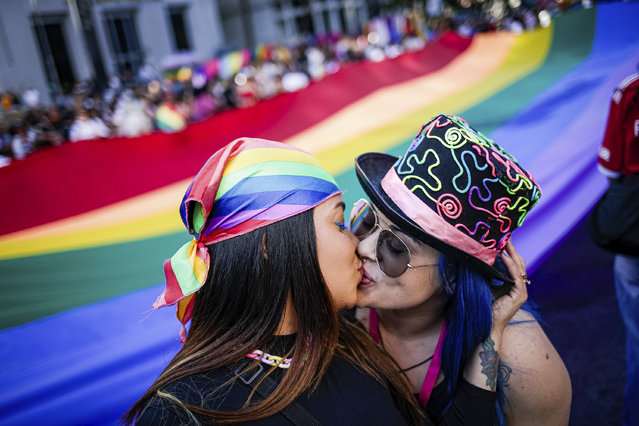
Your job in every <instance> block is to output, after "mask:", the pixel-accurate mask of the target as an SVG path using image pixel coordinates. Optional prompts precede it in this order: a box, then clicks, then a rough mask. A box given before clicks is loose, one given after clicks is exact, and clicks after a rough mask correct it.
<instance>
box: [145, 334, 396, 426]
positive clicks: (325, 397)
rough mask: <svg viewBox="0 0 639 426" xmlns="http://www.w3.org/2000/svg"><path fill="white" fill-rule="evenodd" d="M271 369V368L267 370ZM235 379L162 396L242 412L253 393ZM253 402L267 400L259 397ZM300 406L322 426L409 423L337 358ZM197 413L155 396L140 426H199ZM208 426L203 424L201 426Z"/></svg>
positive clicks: (289, 340)
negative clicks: (180, 425) (170, 396)
mask: <svg viewBox="0 0 639 426" xmlns="http://www.w3.org/2000/svg"><path fill="white" fill-rule="evenodd" d="M294 342H295V335H289V336H276V337H275V338H274V343H273V345H272V349H271V350H270V351H268V352H269V353H271V354H274V355H284V354H285V353H286V352H287V351H288V349H289V348H291V347H293V345H294ZM264 366H265V367H266V368H267V369H270V368H271V367H269V366H267V365H264ZM285 373H286V370H284V369H282V368H275V371H273V372H272V373H271V374H270V375H269V377H271V378H273V380H275V381H276V382H279V381H280V380H281V379H282V378H283V376H284V374H285ZM231 378H233V373H232V372H231V371H230V370H229V369H227V368H221V369H217V370H213V371H210V372H208V373H206V374H197V375H193V376H189V377H185V378H183V379H180V380H178V381H176V382H174V383H171V384H170V385H169V386H167V387H166V389H164V390H163V391H164V392H165V393H167V394H170V395H172V396H173V397H175V398H176V399H178V400H179V401H182V402H183V403H188V404H193V405H199V406H203V407H206V408H213V409H219V410H235V409H239V408H240V407H241V406H242V405H243V404H244V403H245V402H246V400H247V399H248V397H249V394H250V393H251V390H252V389H251V387H250V386H249V385H246V384H244V383H243V382H241V381H240V380H235V381H233V382H232V383H231V384H229V385H224V383H225V382H226V381H227V380H229V379H231ZM253 398H254V401H258V400H261V399H262V398H261V397H260V396H259V395H257V394H255V395H254V396H253ZM297 401H298V402H299V403H300V404H301V405H302V406H303V407H304V408H306V409H307V410H308V411H309V412H310V414H311V415H313V416H314V417H315V418H316V419H317V420H318V421H319V422H320V423H322V424H326V425H342V424H343V425H405V424H406V420H405V419H404V417H403V416H402V413H401V412H400V411H399V410H398V408H397V407H396V406H395V403H394V402H393V398H392V397H391V394H390V392H389V390H388V388H387V387H385V386H383V385H382V384H380V383H379V382H377V381H376V380H375V379H373V378H372V377H370V376H369V375H368V374H366V373H365V372H363V371H362V370H360V369H359V368H357V367H355V366H354V365H353V364H351V363H350V362H348V361H346V360H345V359H343V358H341V357H340V356H337V355H336V356H334V357H333V360H332V361H331V362H330V363H329V365H328V368H327V369H326V372H325V373H324V376H323V377H322V380H321V382H320V384H319V387H318V388H317V390H315V391H314V392H313V393H312V394H309V392H304V393H303V394H302V395H301V396H300V397H299V398H298V399H297ZM198 421H201V419H198V418H197V416H196V415H194V414H193V413H190V412H187V411H186V410H184V409H183V408H182V407H180V406H179V405H178V404H176V403H173V402H171V401H169V400H168V399H166V398H162V397H158V396H155V397H153V398H152V399H151V401H150V402H149V405H148V406H147V407H146V408H145V410H144V411H143V412H142V414H141V415H140V416H139V418H138V419H137V421H136V424H138V425H175V424H191V425H192V424H197V423H198ZM202 423H204V422H202ZM245 424H255V425H257V424H259V425H286V424H290V423H289V421H288V420H287V419H286V418H285V417H284V416H283V415H282V414H280V413H278V414H276V415H274V416H272V417H268V418H265V419H261V420H257V421H250V422H245Z"/></svg>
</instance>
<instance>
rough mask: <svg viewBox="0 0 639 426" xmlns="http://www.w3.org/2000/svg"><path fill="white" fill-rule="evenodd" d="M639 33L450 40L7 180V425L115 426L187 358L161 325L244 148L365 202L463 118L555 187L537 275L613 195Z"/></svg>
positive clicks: (96, 145) (557, 26)
mask: <svg viewBox="0 0 639 426" xmlns="http://www.w3.org/2000/svg"><path fill="white" fill-rule="evenodd" d="M638 21H639V3H632V2H631V3H628V2H624V3H602V4H598V5H596V6H595V7H593V8H590V9H585V10H571V11H567V12H565V13H564V14H563V15H562V16H559V17H557V18H556V19H555V20H554V21H553V24H552V25H551V26H550V27H549V28H545V29H538V30H535V31H532V32H526V33H524V34H521V35H513V34H510V33H505V32H501V33H489V34H479V35H477V36H475V37H474V38H472V39H465V38H460V37H458V36H456V35H453V34H448V35H446V36H445V37H443V38H441V39H440V40H438V41H436V42H433V43H430V44H428V45H427V46H426V48H425V49H423V50H421V51H419V52H414V53H409V54H405V55H402V56H400V57H398V58H395V59H392V60H387V61H384V62H381V63H358V64H353V65H349V66H346V67H344V68H343V69H342V70H340V71H339V72H338V73H337V74H334V75H331V76H328V77H326V78H324V79H323V80H322V81H320V82H317V83H314V84H313V85H311V86H310V87H308V88H307V89H305V90H303V91H301V92H297V93H290V94H285V95H281V96H278V97H276V98H274V99H271V100H268V101H264V102H261V103H259V104H258V105H256V106H255V107H252V108H248V109H244V110H234V111H229V112H225V113H222V114H219V115H217V116H215V117H213V118H211V119H209V120H207V121H205V122H202V123H198V124H195V125H192V126H189V127H188V128H186V129H185V130H184V131H181V132H179V133H173V134H161V133H156V134H153V135H149V136H145V137H141V138H135V139H112V140H102V141H84V142H78V143H75V144H67V145H64V146H62V147H59V148H56V149H50V150H46V151H41V152H37V153H35V154H34V155H32V156H31V157H29V158H27V159H25V160H24V161H21V162H18V163H16V164H13V165H11V166H10V167H5V168H3V169H0V287H1V294H2V295H3V296H2V309H1V310H0V360H1V364H0V365H2V369H1V371H0V423H2V424H37V423H47V424H93V425H95V424H114V423H115V422H116V421H117V419H118V417H119V416H120V415H121V414H122V413H123V412H124V411H125V410H126V409H127V408H128V407H129V406H130V405H131V404H132V403H133V402H134V401H135V400H136V399H137V398H138V397H139V396H141V394H142V393H143V392H144V390H146V388H147V387H148V386H149V385H150V383H151V382H152V381H153V380H154V379H155V378H156V377H157V376H158V374H159V373H160V372H161V370H162V369H163V367H164V366H165V365H166V364H167V363H168V361H169V360H170V359H171V358H172V356H173V354H174V353H175V352H176V351H177V350H178V349H179V347H180V344H179V341H178V339H179V338H178V329H179V323H178V322H177V321H175V317H174V315H175V312H174V310H173V309H163V310H158V311H154V312H152V313H151V311H150V308H151V304H152V303H153V301H154V300H155V299H156V297H157V296H158V295H159V294H160V293H161V291H162V288H163V285H162V283H163V275H162V262H163V260H164V259H166V258H168V257H170V256H171V255H172V254H173V252H174V251H175V249H176V247H179V246H180V245H182V244H184V243H185V242H187V241H188V239H189V237H188V234H186V232H184V230H183V228H182V224H181V222H180V219H179V215H178V210H177V206H178V203H179V201H180V200H181V196H182V194H183V192H184V190H185V188H186V187H187V185H188V182H189V181H190V179H191V178H192V176H193V174H194V173H195V172H196V171H197V170H198V169H199V168H200V167H201V166H202V165H203V164H204V162H205V161H206V159H207V158H208V157H209V156H210V155H211V154H212V153H213V152H214V151H216V150H217V149H218V148H219V147H221V146H223V145H224V144H226V143H228V142H230V141H231V140H233V139H235V138H237V137H240V136H251V137H260V138H266V139H273V140H280V141H285V142H288V143H290V144H292V145H295V146H299V147H302V148H304V149H306V150H307V151H309V152H311V153H313V154H315V155H317V156H318V157H319V159H320V160H321V161H322V163H323V164H324V165H325V167H326V168H327V169H328V170H329V171H330V172H331V173H333V174H334V176H336V178H337V181H338V183H339V184H340V185H341V186H342V188H344V189H345V195H344V198H345V200H346V202H347V204H349V203H352V202H354V201H355V200H356V199H358V198H359V197H360V196H362V190H361V189H360V188H359V186H358V184H357V180H356V177H355V173H354V171H353V158H354V157H355V156H356V155H357V154H359V153H361V152H365V151H385V152H389V153H391V154H395V155H399V154H401V153H402V152H403V150H404V149H405V147H406V145H407V143H408V142H409V140H410V139H411V137H412V136H413V135H414V134H416V133H417V131H418V130H419V129H420V126H421V124H423V123H425V122H426V121H428V120H429V119H430V118H431V117H432V116H434V115H435V114H436V113H439V112H445V113H449V114H456V115H461V116H462V117H463V118H465V119H466V120H467V121H468V122H470V123H471V124H472V125H473V126H474V127H475V128H477V129H479V130H481V131H483V132H484V133H486V134H488V135H489V136H490V137H492V138H493V139H494V140H495V141H496V142H497V143H499V144H500V145H502V146H504V147H505V148H506V149H507V150H508V151H509V152H511V153H513V154H514V155H515V157H517V159H518V160H519V162H520V163H521V164H523V165H524V166H525V167H526V168H528V169H529V170H530V171H531V172H532V173H533V175H534V176H535V178H536V180H537V181H538V182H539V183H540V185H541V186H542V188H543V196H542V198H541V201H540V204H539V205H538V207H536V208H535V209H534V210H533V211H532V213H531V214H530V215H529V216H528V217H527V218H526V222H525V224H524V226H523V228H522V229H521V230H520V231H518V234H516V235H515V237H514V240H515V244H516V247H517V248H518V251H519V252H520V253H521V254H522V255H523V256H524V257H525V258H526V260H527V263H528V265H529V267H530V269H531V270H534V269H535V268H536V267H537V266H538V265H540V263H541V262H543V260H544V259H545V258H546V257H547V256H549V254H550V253H551V252H552V250H553V248H554V247H556V246H557V244H558V243H559V242H561V240H562V239H563V238H564V237H565V236H566V235H567V234H568V233H569V232H570V231H571V229H572V228H573V226H574V225H575V224H576V223H577V222H578V221H579V220H580V219H581V218H582V217H583V215H584V214H585V213H586V212H587V211H588V210H589V209H590V207H591V206H592V205H593V203H594V202H595V201H596V199H597V198H598V196H599V195H600V194H601V193H602V192H603V190H604V189H605V186H606V182H605V179H604V178H603V177H602V176H600V175H599V174H598V173H597V171H596V166H595V165H596V159H597V151H598V147H599V144H600V143H601V138H602V135H603V129H604V125H605V121H606V117H607V111H608V107H609V100H610V96H611V94H612V91H613V89H614V88H615V87H616V85H617V84H618V83H619V82H620V81H621V80H623V78H625V77H626V76H627V75H629V74H631V73H632V72H635V71H636V65H637V63H638V62H639V25H637V22H638Z"/></svg>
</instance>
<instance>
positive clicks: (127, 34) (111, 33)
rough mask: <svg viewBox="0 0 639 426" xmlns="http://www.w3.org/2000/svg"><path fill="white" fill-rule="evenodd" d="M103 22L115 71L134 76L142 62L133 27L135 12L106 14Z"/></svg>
mask: <svg viewBox="0 0 639 426" xmlns="http://www.w3.org/2000/svg"><path fill="white" fill-rule="evenodd" d="M104 21H105V28H106V31H107V37H108V39H109V44H110V46H111V53H112V54H113V61H114V65H115V69H116V70H117V71H118V72H119V73H120V74H125V73H132V74H134V75H135V73H137V71H138V68H140V66H141V65H142V64H143V62H144V55H143V54H142V50H141V49H140V43H139V42H138V36H137V31H136V27H135V12H134V11H120V12H108V13H106V14H105V15H104Z"/></svg>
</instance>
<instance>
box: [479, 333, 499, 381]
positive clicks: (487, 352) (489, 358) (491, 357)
mask: <svg viewBox="0 0 639 426" xmlns="http://www.w3.org/2000/svg"><path fill="white" fill-rule="evenodd" d="M481 346H482V348H483V350H482V351H481V352H479V358H480V359H481V366H482V369H481V372H482V373H483V374H484V375H485V376H486V386H488V387H489V388H490V390H492V391H494V390H495V389H497V374H498V369H499V354H498V353H497V351H496V350H495V342H494V341H493V339H491V338H490V337H489V338H488V339H486V340H485V341H484V342H483V343H482V344H481Z"/></svg>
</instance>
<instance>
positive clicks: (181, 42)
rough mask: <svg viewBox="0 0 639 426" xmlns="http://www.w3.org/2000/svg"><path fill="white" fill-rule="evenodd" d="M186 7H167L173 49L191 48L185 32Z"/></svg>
mask: <svg viewBox="0 0 639 426" xmlns="http://www.w3.org/2000/svg"><path fill="white" fill-rule="evenodd" d="M185 15H186V7H172V8H170V9H169V22H170V24H171V29H172V30H173V49H174V50H191V43H190V42H189V37H188V34H187V28H186V22H185Z"/></svg>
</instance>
